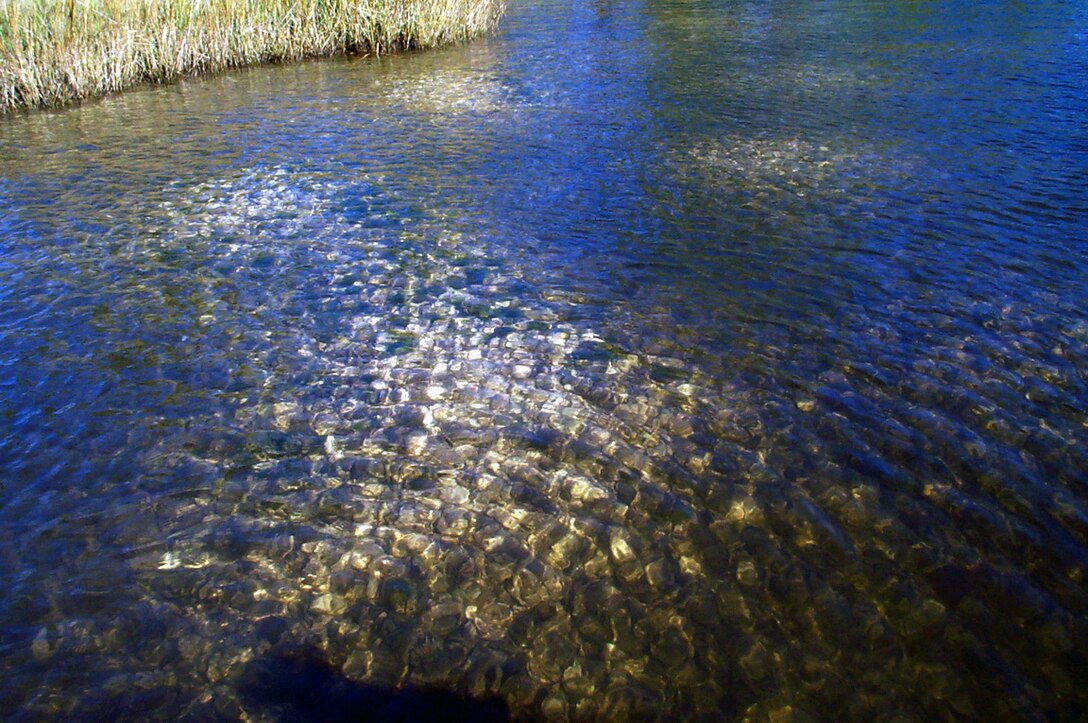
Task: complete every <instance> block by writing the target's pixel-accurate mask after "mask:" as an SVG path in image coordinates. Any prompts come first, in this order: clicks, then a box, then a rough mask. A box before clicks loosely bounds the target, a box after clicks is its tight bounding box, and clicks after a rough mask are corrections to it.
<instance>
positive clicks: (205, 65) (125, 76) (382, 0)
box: [0, 0, 505, 113]
mask: <svg viewBox="0 0 1088 723" xmlns="http://www.w3.org/2000/svg"><path fill="white" fill-rule="evenodd" d="M504 5H505V0H0V113H4V112H8V111H11V110H14V109H17V108H23V107H35V106H41V107H46V106H54V105H60V104H63V103H66V102H69V101H72V100H76V99H79V98H85V97H89V96H97V95H103V94H106V93H111V92H114V91H117V90H121V89H123V88H126V87H129V86H132V85H134V84H137V83H141V82H148V81H151V82H164V81H169V80H172V79H175V78H178V77H179V76H183V75H192V74H196V73H208V72H215V71H219V70H222V69H224V68H230V67H236V66H242V65H251V64H254V63H261V62H267V61H283V60H295V59H298V58H303V57H307V56H319V55H333V54H337V53H344V52H370V53H384V52H387V51H392V50H400V49H407V48H423V47H430V46H434V45H440V44H443V43H449V42H456V41H460V40H464V39H467V38H470V37H472V36H475V35H478V34H480V33H482V32H485V31H486V30H488V29H489V28H490V27H492V25H494V23H495V21H496V20H497V19H498V17H499V15H501V13H502V11H503V9H504Z"/></svg>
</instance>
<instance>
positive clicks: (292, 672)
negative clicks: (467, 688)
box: [237, 650, 510, 723]
mask: <svg viewBox="0 0 1088 723" xmlns="http://www.w3.org/2000/svg"><path fill="white" fill-rule="evenodd" d="M237 686H238V691H239V693H240V696H241V699H242V702H243V704H244V705H245V707H246V708H248V709H249V710H250V711H251V712H253V713H257V714H258V715H261V716H270V717H272V718H273V719H275V720H279V721H285V722H286V721H353V722H358V723H366V722H368V721H373V722H374V723H379V722H381V723H386V722H390V723H391V722H393V721H448V722H449V723H499V722H500V721H507V720H509V718H510V716H509V711H508V710H507V707H506V703H505V702H503V701H502V700H501V699H499V698H480V699H477V698H470V697H466V696H462V695H458V694H457V693H454V692H452V691H449V690H441V689H437V688H421V687H414V686H407V687H404V688H400V689H393V688H387V687H382V686H377V685H371V684H368V683H362V682H357V681H354V680H351V679H349V678H347V677H345V676H343V675H342V674H341V673H339V672H338V671H337V670H335V669H334V668H333V666H331V665H330V664H329V663H328V662H327V661H326V660H324V658H323V657H322V656H321V654H320V653H319V652H318V651H316V650H314V651H301V652H292V653H281V654H274V655H269V656H266V657H263V658H258V659H256V660H253V661H250V662H249V663H247V664H246V666H245V667H244V668H243V669H242V671H241V673H240V674H239V676H238V680H237Z"/></svg>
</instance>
